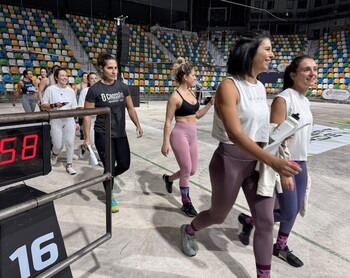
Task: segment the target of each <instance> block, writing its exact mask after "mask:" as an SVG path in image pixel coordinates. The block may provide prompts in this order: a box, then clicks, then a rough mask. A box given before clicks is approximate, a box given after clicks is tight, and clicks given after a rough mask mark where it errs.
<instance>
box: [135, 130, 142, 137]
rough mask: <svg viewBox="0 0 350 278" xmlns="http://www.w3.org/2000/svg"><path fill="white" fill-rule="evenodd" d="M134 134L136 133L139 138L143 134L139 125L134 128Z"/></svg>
mask: <svg viewBox="0 0 350 278" xmlns="http://www.w3.org/2000/svg"><path fill="white" fill-rule="evenodd" d="M136 135H137V138H141V137H142V136H143V130H142V128H141V127H137V128H136Z"/></svg>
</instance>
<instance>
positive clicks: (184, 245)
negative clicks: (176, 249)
mask: <svg viewBox="0 0 350 278" xmlns="http://www.w3.org/2000/svg"><path fill="white" fill-rule="evenodd" d="M180 248H181V251H182V252H183V253H184V254H185V255H187V256H189V257H193V256H196V247H195V236H191V235H189V234H187V233H186V224H183V225H182V226H181V227H180Z"/></svg>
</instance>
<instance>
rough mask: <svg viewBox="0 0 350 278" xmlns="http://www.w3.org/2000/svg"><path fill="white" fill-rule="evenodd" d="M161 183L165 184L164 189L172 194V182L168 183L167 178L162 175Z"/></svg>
mask: <svg viewBox="0 0 350 278" xmlns="http://www.w3.org/2000/svg"><path fill="white" fill-rule="evenodd" d="M163 181H164V182H165V187H166V190H167V191H168V192H169V193H172V192H173V182H172V181H169V176H168V175H166V174H164V175H163Z"/></svg>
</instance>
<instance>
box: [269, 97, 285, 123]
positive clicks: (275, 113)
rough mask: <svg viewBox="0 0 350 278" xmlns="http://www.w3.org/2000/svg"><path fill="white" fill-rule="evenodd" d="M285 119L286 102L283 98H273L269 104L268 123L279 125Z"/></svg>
mask: <svg viewBox="0 0 350 278" xmlns="http://www.w3.org/2000/svg"><path fill="white" fill-rule="evenodd" d="M285 119H286V101H285V99H284V98H283V97H275V98H274V100H273V101H272V104H271V116H270V122H271V123H275V124H281V123H282V122H283V121H284V120H285Z"/></svg>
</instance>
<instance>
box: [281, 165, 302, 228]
mask: <svg viewBox="0 0 350 278" xmlns="http://www.w3.org/2000/svg"><path fill="white" fill-rule="evenodd" d="M296 163H298V164H299V165H300V167H301V169H302V170H303V171H302V172H300V173H299V174H298V175H295V176H294V185H295V187H294V191H289V190H286V189H285V190H283V193H281V194H277V198H278V202H279V205H280V208H279V209H276V210H275V211H274V216H275V221H276V222H281V223H280V232H283V233H286V234H289V233H290V231H291V230H292V228H293V225H294V223H295V219H296V218H297V215H298V213H299V211H300V208H301V206H302V204H303V202H304V197H305V192H306V186H307V167H306V161H296Z"/></svg>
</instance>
